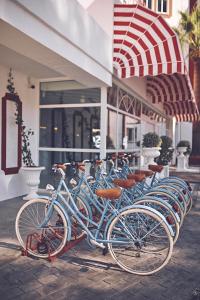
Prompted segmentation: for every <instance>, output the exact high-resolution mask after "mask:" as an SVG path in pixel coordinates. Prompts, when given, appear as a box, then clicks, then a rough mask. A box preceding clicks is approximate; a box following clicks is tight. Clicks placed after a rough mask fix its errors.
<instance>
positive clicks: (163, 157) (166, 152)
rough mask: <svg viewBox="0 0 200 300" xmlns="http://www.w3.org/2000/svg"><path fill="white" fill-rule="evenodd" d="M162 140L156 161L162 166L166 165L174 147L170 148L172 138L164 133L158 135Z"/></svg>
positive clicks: (170, 158)
mask: <svg viewBox="0 0 200 300" xmlns="http://www.w3.org/2000/svg"><path fill="white" fill-rule="evenodd" d="M160 138H161V140H162V144H161V150H160V156H159V157H158V159H157V163H158V164H159V165H162V166H167V165H168V163H169V162H170V161H171V160H172V156H173V152H174V149H173V148H172V139H171V138H170V137H168V136H166V135H163V136H161V137H160Z"/></svg>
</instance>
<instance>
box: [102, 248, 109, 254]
mask: <svg viewBox="0 0 200 300" xmlns="http://www.w3.org/2000/svg"><path fill="white" fill-rule="evenodd" d="M107 253H108V247H105V248H104V249H103V250H102V255H104V256H106V254H107Z"/></svg>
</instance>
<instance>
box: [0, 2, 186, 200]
mask: <svg viewBox="0 0 200 300" xmlns="http://www.w3.org/2000/svg"><path fill="white" fill-rule="evenodd" d="M117 2H120V1H116V3H117ZM147 2H148V1H147ZM149 2H151V1H149ZM153 2H154V1H152V3H153ZM161 2H162V1H161ZM169 2H170V3H171V5H172V7H173V8H172V11H173V12H174V11H176V12H177V11H178V10H180V9H182V7H181V8H180V6H178V4H177V3H178V2H180V3H181V5H183V3H184V5H185V6H184V7H186V8H187V6H188V1H181V0H179V1H173V0H171V1H169ZM147 4H148V3H147ZM154 5H155V4H154ZM163 5H164V4H163V3H162V9H164V6H163ZM175 8H176V9H175ZM173 18H174V20H176V17H174V15H173ZM174 22H175V21H174ZM174 25H175V24H174ZM10 68H11V69H12V74H13V77H14V84H15V90H16V92H17V94H18V95H19V98H20V100H21V102H22V118H23V120H24V122H25V124H26V126H27V128H31V129H32V130H33V131H34V135H33V136H32V137H31V150H32V154H33V160H34V162H35V163H36V165H43V166H45V167H46V170H45V171H44V172H43V173H42V180H41V187H44V186H45V184H46V183H47V182H48V181H49V180H51V176H49V173H50V169H51V165H52V164H53V163H55V162H63V161H68V160H77V161H80V160H83V159H94V158H105V157H106V155H107V154H108V153H111V152H112V153H113V152H121V151H127V152H135V153H139V151H140V146H139V143H138V142H139V141H141V139H142V135H143V134H144V133H146V132H149V131H155V132H157V133H158V134H159V135H165V134H167V135H169V136H171V137H173V135H174V123H173V121H172V117H171V116H168V115H167V114H166V111H165V109H164V107H163V104H162V103H156V104H152V102H150V101H149V99H148V98H147V93H146V90H147V79H146V78H145V77H136V76H133V77H130V78H118V76H117V75H116V74H113V1H112V0H101V1H99V0H94V1H83V0H79V1H76V0H73V1H67V0H59V1H55V0H54V1H53V0H43V1H39V0H34V1H30V0H29V1H28V0H0V96H1V98H2V97H4V95H5V93H6V92H8V91H7V88H6V87H7V79H8V73H9V70H10ZM12 110H13V108H12V109H11V110H10V111H11V112H12ZM6 113H7V114H8V115H9V113H10V112H9V111H8V112H6ZM1 120H2V122H1V127H2V123H3V122H7V124H6V132H3V131H2V128H1V130H0V132H1V139H2V138H3V136H4V137H5V136H7V144H6V153H3V156H2V151H1V161H2V157H3V158H4V159H6V166H7V168H12V167H15V166H16V164H17V159H16V157H17V149H18V145H17V139H14V138H13V143H12V142H11V141H12V139H11V138H9V137H8V136H11V132H12V130H13V129H12V128H11V127H12V126H13V125H12V124H11V123H9V121H8V120H9V118H7V121H5V118H4V117H3V116H2V114H1ZM13 120H14V119H12V122H14V121H13ZM10 122H11V121H10ZM187 124H188V123H187ZM4 127H5V126H4ZM9 128H10V129H9ZM9 130H10V131H9ZM13 132H14V131H13ZM182 138H183V137H182ZM3 140H5V139H4V138H3ZM8 141H9V143H8ZM4 152H5V151H4ZM5 157H6V158H5ZM5 173H6V172H5V170H2V171H1V175H0V176H1V181H0V182H1V183H0V186H1V191H2V192H1V195H0V200H5V199H9V198H12V197H15V196H20V195H23V194H25V193H26V186H25V184H24V181H23V178H22V175H21V172H20V171H19V172H14V173H13V174H12V173H9V174H5Z"/></svg>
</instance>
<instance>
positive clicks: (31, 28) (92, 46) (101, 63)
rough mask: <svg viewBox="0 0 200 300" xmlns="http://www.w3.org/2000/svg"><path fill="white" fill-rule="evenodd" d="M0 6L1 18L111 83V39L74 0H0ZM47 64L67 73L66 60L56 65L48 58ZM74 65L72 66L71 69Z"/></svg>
mask: <svg viewBox="0 0 200 300" xmlns="http://www.w3.org/2000/svg"><path fill="white" fill-rule="evenodd" d="M0 7H2V10H1V11H0V19H2V20H3V21H5V22H7V23H8V24H10V25H12V26H13V27H14V28H16V29H18V30H19V31H21V32H23V33H24V34H26V35H27V36H28V37H30V38H32V39H33V40H35V41H37V42H39V43H40V44H41V45H43V46H45V47H47V48H48V49H50V50H51V51H53V52H55V53H56V54H58V55H60V56H61V57H62V58H64V59H66V60H68V61H69V62H71V63H72V64H74V65H75V66H78V67H81V68H82V69H83V70H85V71H86V72H88V73H89V74H92V75H93V76H95V77H97V78H98V79H100V80H102V81H103V82H105V83H106V84H108V85H110V84H111V80H112V78H111V73H112V39H111V38H110V37H109V36H108V35H107V34H106V33H105V32H104V31H103V30H102V28H101V27H100V26H99V25H98V24H97V23H96V22H95V20H94V19H93V18H91V17H90V16H89V14H88V13H87V11H86V10H84V8H83V7H82V6H81V5H79V3H78V2H77V1H75V0H73V1H68V0H59V1H54V0H43V1H40V0H34V1H29V0H15V1H14V0H10V1H7V0H0ZM44 12H45V13H44ZM97 37H98V38H97ZM49 64H50V65H51V64H53V65H54V67H56V69H57V70H58V69H60V72H61V74H62V75H63V76H68V73H69V65H68V69H65V63H61V65H58V62H56V61H52V60H50V61H49ZM59 64H60V63H59ZM75 66H74V67H75ZM74 67H73V65H72V66H71V72H73V68H74Z"/></svg>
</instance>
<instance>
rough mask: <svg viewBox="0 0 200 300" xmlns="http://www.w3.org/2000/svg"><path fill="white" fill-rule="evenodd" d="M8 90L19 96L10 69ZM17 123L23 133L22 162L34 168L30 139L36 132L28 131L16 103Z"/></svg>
mask: <svg viewBox="0 0 200 300" xmlns="http://www.w3.org/2000/svg"><path fill="white" fill-rule="evenodd" d="M7 90H8V92H9V93H11V94H15V95H16V94H17V93H16V92H15V86H14V78H13V76H12V70H11V69H10V71H9V73H8V84H7ZM15 122H16V124H17V125H19V126H20V131H21V139H22V160H23V163H24V164H25V166H27V167H34V166H35V164H34V162H33V160H32V154H31V149H30V137H31V136H32V135H34V131H33V130H32V129H27V128H26V126H25V125H24V121H23V119H22V116H21V115H20V114H19V109H18V104H17V103H16V113H15Z"/></svg>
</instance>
